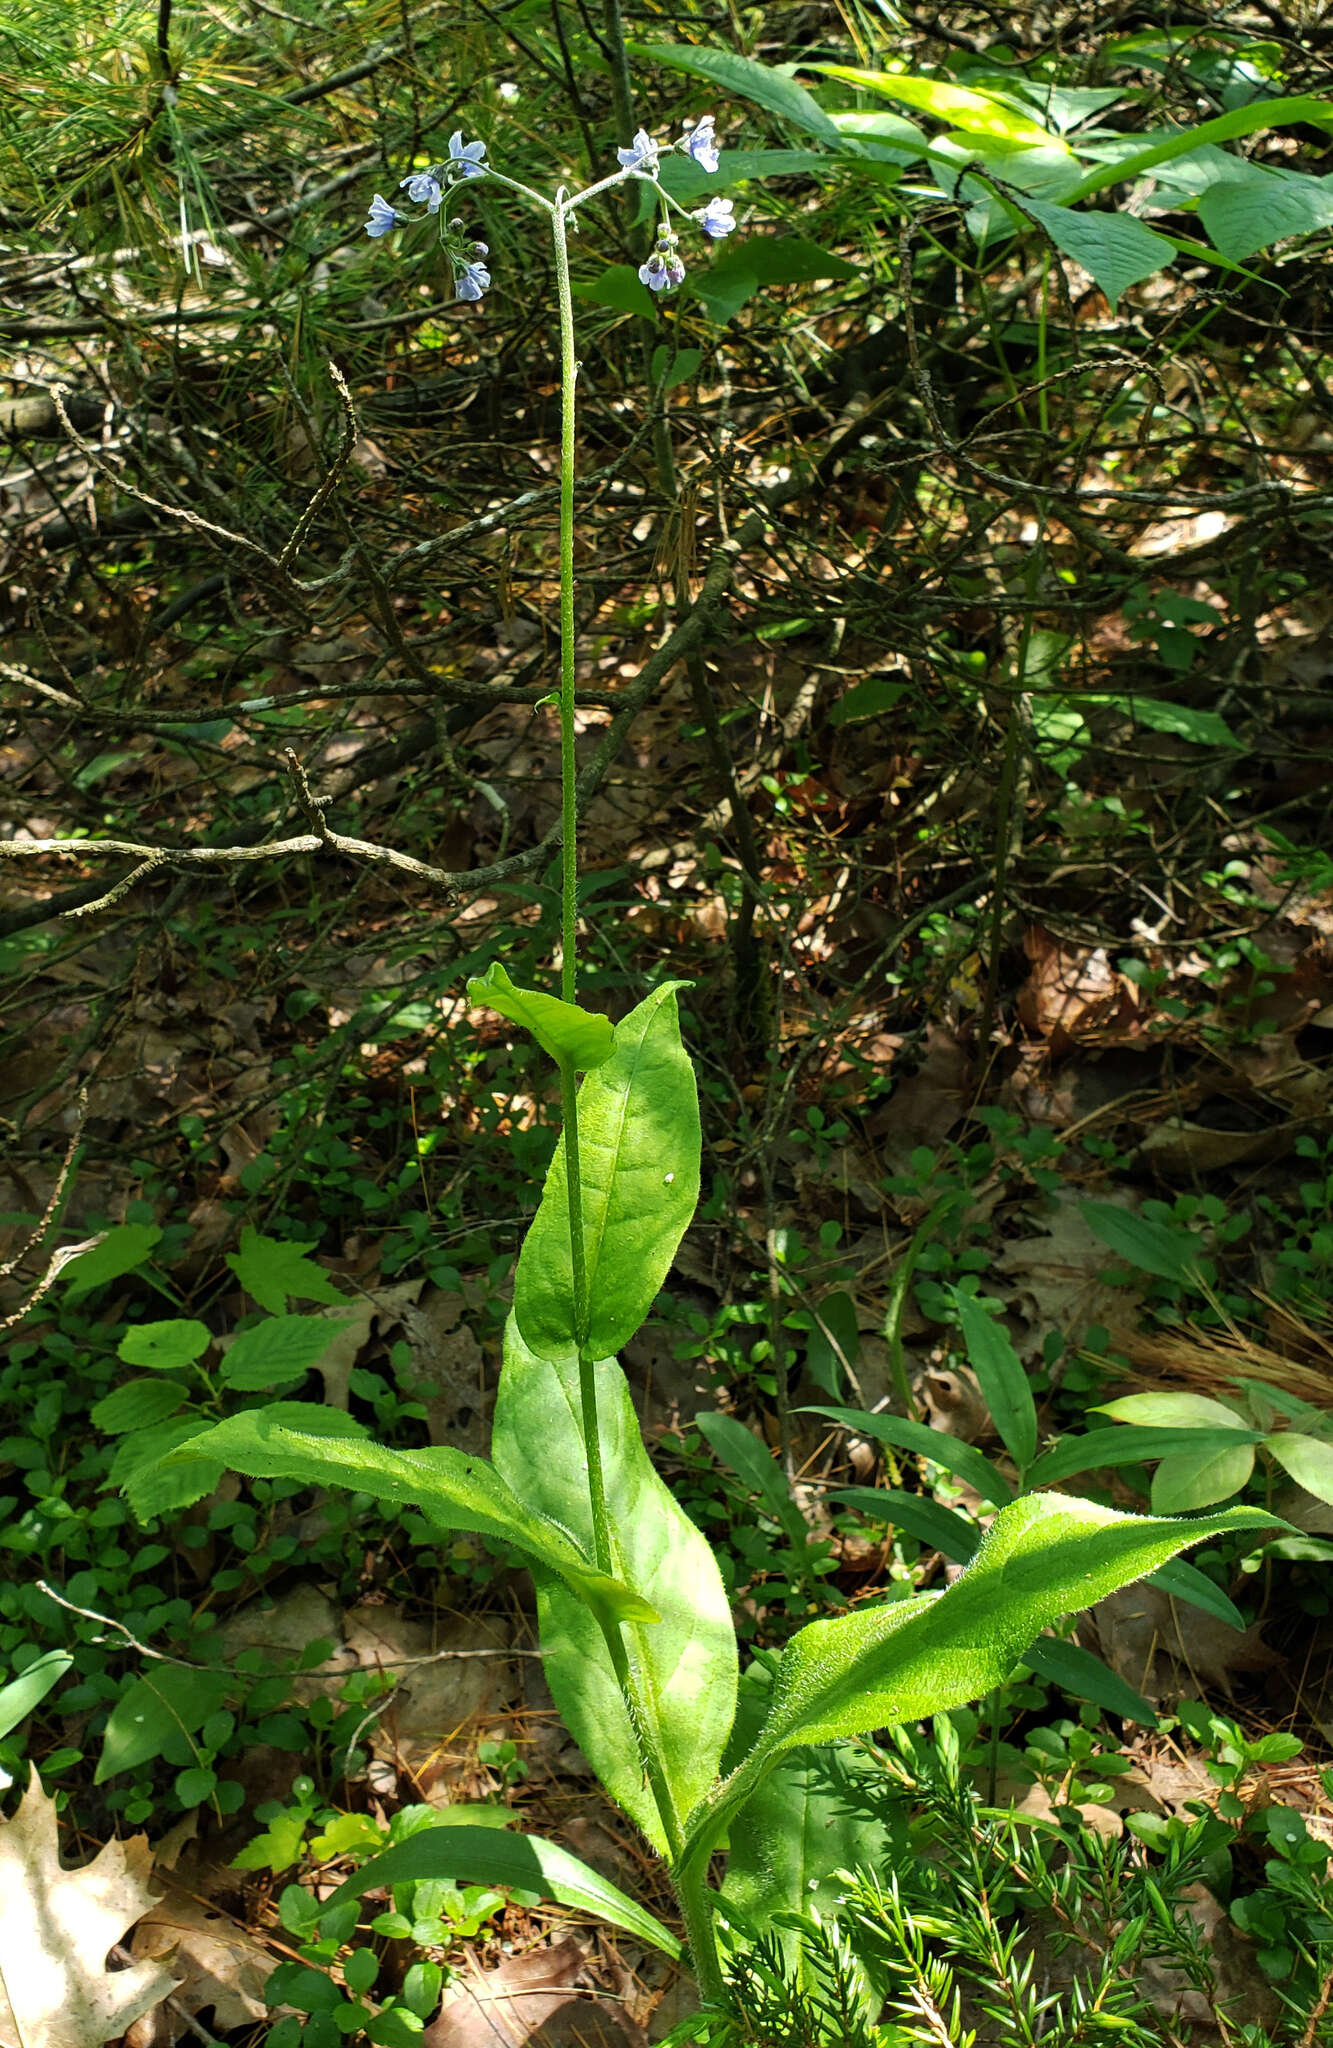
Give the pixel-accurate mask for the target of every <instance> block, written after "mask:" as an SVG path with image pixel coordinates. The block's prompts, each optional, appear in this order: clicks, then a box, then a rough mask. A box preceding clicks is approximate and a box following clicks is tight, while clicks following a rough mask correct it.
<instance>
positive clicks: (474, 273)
mask: <svg viewBox="0 0 1333 2048" xmlns="http://www.w3.org/2000/svg"><path fill="white" fill-rule="evenodd" d="M490 282H491V273H490V271H489V270H487V268H486V266H485V264H484V263H464V264H463V265H462V266H461V267H460V268H459V269H457V270H455V272H454V294H455V296H456V297H457V298H460V299H479V298H480V297H481V295H482V293H483V292H484V291H487V290H488V289H489V287H490Z"/></svg>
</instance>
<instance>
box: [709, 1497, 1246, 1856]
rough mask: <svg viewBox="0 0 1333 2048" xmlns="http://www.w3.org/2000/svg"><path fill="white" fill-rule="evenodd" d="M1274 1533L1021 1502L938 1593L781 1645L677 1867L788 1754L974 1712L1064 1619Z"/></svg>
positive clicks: (1232, 1521)
mask: <svg viewBox="0 0 1333 2048" xmlns="http://www.w3.org/2000/svg"><path fill="white" fill-rule="evenodd" d="M1276 1521H1277V1517H1275V1516H1272V1515H1268V1514H1264V1513H1262V1512H1260V1511H1258V1510H1255V1509H1248V1508H1233V1509H1231V1510H1229V1511H1227V1512H1224V1513H1222V1514H1214V1515H1206V1516H1201V1517H1199V1518H1197V1519H1194V1520H1191V1521H1187V1522H1174V1521H1164V1520H1159V1519H1157V1518H1156V1517H1151V1516H1142V1515H1121V1514H1117V1513H1116V1512H1115V1511H1114V1510H1113V1509H1111V1508H1103V1507H1098V1506H1096V1505H1095V1504H1094V1503H1092V1502H1090V1501H1082V1500H1071V1499H1068V1498H1066V1497H1065V1496H1063V1495H1054V1494H1040V1495H1029V1496H1027V1497H1025V1498H1024V1499H1023V1500H1019V1501H1015V1502H1013V1503H1012V1504H1011V1505H1010V1506H1008V1507H1005V1508H1002V1509H1001V1510H1000V1512H999V1514H998V1515H997V1516H996V1518H995V1520H994V1522H993V1523H992V1525H991V1527H990V1529H989V1530H988V1532H987V1534H986V1538H985V1541H984V1542H983V1543H982V1545H981V1548H980V1549H979V1550H978V1552H977V1554H976V1556H975V1558H974V1559H973V1561H972V1563H971V1564H970V1565H968V1566H967V1567H966V1569H965V1570H964V1571H963V1572H962V1573H961V1574H960V1576H959V1577H958V1578H957V1579H956V1580H955V1582H954V1584H953V1585H952V1586H950V1587H949V1588H948V1590H947V1591H946V1592H944V1593H940V1594H936V1595H931V1594H925V1595H918V1596H916V1597H915V1598H911V1597H909V1598H905V1599H901V1600H894V1601H885V1602H880V1603H878V1604H876V1605H875V1606H874V1607H865V1608H861V1609H859V1610H857V1611H856V1612H855V1613H852V1614H849V1615H843V1616H840V1617H839V1618H838V1619H837V1620H832V1621H816V1622H812V1623H811V1624H810V1625H809V1626H808V1627H806V1628H803V1629H802V1630H800V1632H799V1633H798V1634H797V1635H795V1636H794V1637H793V1638H792V1640H791V1641H790V1642H789V1643H788V1644H787V1646H786V1648H785V1650H784V1651H783V1653H782V1657H781V1660H780V1662H779V1664H778V1669H777V1674H776V1677H775V1679H774V1684H773V1704H772V1707H771V1709H770V1712H769V1715H768V1719H767V1720H766V1722H765V1724H764V1728H763V1730H762V1732H761V1734H760V1737H759V1740H758V1742H757V1744H756V1745H755V1747H754V1749H753V1750H752V1751H751V1752H750V1755H749V1756H748V1757H747V1758H746V1759H745V1761H744V1762H743V1763H742V1764H741V1765H740V1766H739V1768H738V1769H737V1770H736V1771H734V1772H733V1774H732V1776H731V1777H730V1778H729V1779H728V1780H727V1781H726V1782H725V1783H724V1784H723V1785H722V1786H721V1787H720V1788H719V1790H718V1791H717V1793H716V1794H714V1795H713V1797H712V1798H711V1799H710V1800H709V1801H708V1802H707V1803H706V1805H705V1807H704V1808H702V1809H701V1810H700V1813H699V1814H698V1815H697V1816H696V1818H695V1821H694V1822H693V1824H692V1825H691V1828H690V1832H689V1837H688V1840H687V1844H686V1851H685V1860H686V1861H687V1862H689V1863H692V1862H694V1861H696V1860H697V1859H701V1858H702V1857H704V1856H705V1855H707V1853H708V1852H709V1851H710V1850H711V1848H712V1847H713V1845H714V1844H715V1843H716V1841H717V1839H718V1837H719V1835H720V1834H721V1833H722V1831H723V1830H724V1829H725V1828H726V1827H727V1825H728V1824H729V1822H730V1819H731V1816H732V1815H733V1814H734V1813H735V1812H736V1811H737V1810H738V1809H739V1808H740V1807H742V1806H743V1805H744V1803H745V1801H746V1800H747V1799H748V1798H749V1796H750V1794H751V1793H752V1792H753V1791H754V1790H755V1789H756V1787H757V1786H758V1785H759V1783H760V1782H761V1781H762V1779H763V1777H764V1776H765V1774H766V1773H767V1771H768V1770H769V1769H770V1768H771V1767H772V1766H773V1764H775V1763H776V1762H777V1761H778V1759H779V1758H780V1757H782V1756H783V1755H785V1754H786V1753H787V1752H788V1751H789V1750H791V1749H794V1748H797V1747H800V1746H802V1745H804V1744H807V1743H811V1742H830V1741H836V1740H838V1739H839V1738H841V1737H852V1736H856V1735H861V1734H867V1733H869V1732H871V1731H872V1730H874V1729H878V1728H891V1727H896V1726H898V1725H900V1724H901V1723H903V1722H905V1721H916V1720H919V1719H923V1718H925V1717H926V1716H928V1715H932V1714H937V1713H942V1712H945V1711H947V1709H948V1708H950V1707H953V1706H960V1705H962V1704H963V1703H964V1702H965V1701H968V1700H974V1699H978V1698H980V1697H981V1696H982V1695H983V1694H984V1693H986V1692H989V1691H990V1690H991V1688H992V1687H993V1686H996V1685H999V1684H1002V1683H1003V1681H1004V1679H1005V1678H1006V1677H1007V1675H1008V1673H1009V1671H1010V1670H1011V1669H1012V1667H1013V1665H1014V1664H1015V1663H1016V1662H1018V1661H1019V1660H1020V1659H1021V1658H1022V1656H1023V1653H1024V1651H1025V1650H1026V1649H1027V1648H1028V1647H1029V1645H1030V1644H1031V1643H1032V1642H1033V1641H1034V1640H1035V1638H1036V1637H1037V1636H1038V1635H1039V1634H1040V1632H1041V1631H1042V1630H1043V1629H1045V1628H1048V1627H1049V1626H1050V1625H1051V1624H1052V1623H1054V1622H1055V1621H1058V1620H1059V1619H1060V1618H1061V1617H1062V1616H1064V1615H1065V1614H1068V1613H1072V1612H1074V1611H1076V1610H1077V1609H1080V1608H1083V1607H1087V1606H1090V1605H1092V1604H1093V1603H1094V1602H1095V1601H1097V1600H1100V1599H1103V1598H1105V1597H1106V1595H1107V1594H1109V1593H1112V1592H1114V1591H1115V1590H1116V1589H1117V1588H1118V1587H1120V1586H1124V1585H1128V1584H1129V1583H1130V1582H1131V1581H1132V1580H1134V1579H1137V1578H1142V1577H1144V1576H1145V1575H1146V1574H1147V1573H1149V1572H1151V1571H1155V1570H1156V1569H1157V1568H1158V1566H1159V1565H1162V1564H1165V1563H1166V1562H1167V1560H1168V1559H1169V1558H1171V1557H1173V1556H1174V1555H1175V1554H1176V1553H1177V1552H1178V1551H1180V1550H1183V1549H1185V1548H1186V1547H1187V1546H1188V1545H1189V1544H1191V1543H1194V1542H1197V1541H1199V1540H1200V1539H1201V1538H1203V1537H1206V1536H1213V1535H1219V1534H1221V1533H1222V1532H1224V1531H1227V1530H1232V1529H1258V1528H1265V1527H1271V1526H1273V1525H1274V1523H1275V1522H1276Z"/></svg>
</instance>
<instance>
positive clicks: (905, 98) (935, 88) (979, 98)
mask: <svg viewBox="0 0 1333 2048" xmlns="http://www.w3.org/2000/svg"><path fill="white" fill-rule="evenodd" d="M801 68H802V70H805V71H818V72H820V73H821V74H822V75H823V76H824V77H825V78H837V79H840V80H841V82H842V83H843V84H844V85H854V86H857V87H859V88H860V89H861V90H862V91H863V92H875V93H878V94H879V95H880V97H881V98H883V99H886V100H894V101H896V102H897V104H898V105H899V106H904V107H919V108H920V109H921V111H922V113H923V114H930V115H932V116H933V117H934V119H935V120H937V121H943V122H945V123H946V124H947V125H948V126H949V127H950V128H962V129H965V130H966V131H967V132H968V133H969V134H971V135H990V136H996V137H998V138H999V139H1000V140H1002V141H1005V142H1016V143H1022V144H1027V145H1033V144H1045V145H1047V146H1048V147H1049V146H1050V145H1051V144H1055V143H1058V141H1059V138H1058V137H1057V136H1054V135H1052V134H1051V132H1050V130H1049V129H1048V128H1043V126H1042V124H1041V122H1040V121H1034V120H1033V118H1032V116H1031V115H1030V114H1023V113H1019V112H1018V111H1017V109H1016V108H1014V107H1010V106H1007V105H1006V104H1005V102H1004V101H1003V100H1001V99H997V98H996V97H995V95H994V94H993V93H987V92H973V91H971V90H970V88H968V87H966V86H961V85H954V84H953V83H952V82H951V81H949V80H947V79H943V78H920V77H917V76H915V75H914V74H913V73H911V72H907V71H902V72H897V71H859V70H857V69H856V67H855V66H854V65H850V64H805V65H802V67H801Z"/></svg>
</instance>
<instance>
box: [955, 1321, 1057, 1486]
mask: <svg viewBox="0 0 1333 2048" xmlns="http://www.w3.org/2000/svg"><path fill="white" fill-rule="evenodd" d="M948 1293H949V1297H950V1299H951V1301H952V1303H953V1312H954V1314H955V1315H956V1316H957V1318H958V1327H959V1328H960V1329H961V1331H962V1333H963V1344H964V1347H965V1349H966V1351H967V1362H968V1364H969V1365H970V1366H971V1368H972V1370H973V1372H974V1373H975V1374H976V1376H977V1385H978V1386H979V1387H980V1388H981V1394H982V1399H983V1400H984V1401H985V1403H986V1406H987V1408H988V1409H989V1410H990V1415H991V1420H992V1422H993V1423H994V1424H995V1427H996V1429H997V1430H998V1431H999V1434H1000V1441H1001V1443H1002V1444H1003V1445H1004V1447H1005V1449H1006V1450H1007V1451H1008V1453H1009V1455H1010V1457H1011V1458H1012V1459H1013V1461H1014V1463H1015V1464H1016V1465H1017V1466H1018V1467H1019V1468H1020V1470H1021V1469H1022V1468H1023V1467H1024V1466H1026V1465H1030V1464H1031V1463H1032V1460H1033V1459H1034V1458H1035V1457H1036V1455H1037V1407H1036V1403H1035V1402H1034V1400H1033V1398H1032V1389H1031V1387H1030V1386H1029V1385H1028V1376H1027V1374H1026V1373H1025V1372H1024V1370H1023V1364H1022V1361H1021V1359H1020V1358H1019V1356H1018V1353H1017V1352H1016V1351H1015V1349H1014V1347H1013V1345H1012V1344H1011V1343H1010V1341H1009V1336H1008V1333H1007V1331H1006V1330H1005V1329H1004V1327H1003V1325H1002V1324H1001V1323H997V1322H996V1320H995V1318H994V1317H993V1316H991V1315H988V1314H987V1312H986V1310H985V1309H984V1308H983V1307H982V1305H981V1303H980V1302H979V1301H978V1300H977V1298H976V1296H975V1295H974V1294H962V1293H960V1292H959V1290H958V1288H956V1287H951V1288H950V1289H949V1290H948Z"/></svg>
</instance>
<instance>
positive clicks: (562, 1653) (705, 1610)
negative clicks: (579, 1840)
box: [492, 1316, 736, 1850]
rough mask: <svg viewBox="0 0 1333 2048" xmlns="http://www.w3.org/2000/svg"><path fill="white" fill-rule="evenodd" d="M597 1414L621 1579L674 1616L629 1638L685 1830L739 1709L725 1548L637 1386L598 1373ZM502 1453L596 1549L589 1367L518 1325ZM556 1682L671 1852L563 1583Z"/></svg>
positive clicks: (498, 1434) (605, 1776)
mask: <svg viewBox="0 0 1333 2048" xmlns="http://www.w3.org/2000/svg"><path fill="white" fill-rule="evenodd" d="M596 1379H597V1411H598V1418H599V1422H600V1438H601V1445H602V1467H603V1476H604V1481H605V1486H606V1494H607V1499H608V1500H609V1501H610V1502H611V1503H612V1504H613V1530H612V1540H613V1543H614V1545H615V1549H616V1554H617V1565H618V1570H619V1573H620V1576H621V1577H623V1578H624V1579H625V1580H626V1582H627V1583H629V1584H630V1585H633V1586H634V1587H635V1589H636V1590H637V1591H638V1592H639V1593H641V1594H642V1595H643V1597H644V1598H645V1599H646V1600H648V1601H650V1602H651V1604H652V1607H653V1609H654V1610H655V1612H656V1613H657V1614H658V1615H659V1616H660V1617H661V1618H660V1620H659V1621H657V1622H655V1623H653V1624H652V1625H650V1626H641V1627H633V1626H631V1627H627V1628H626V1629H625V1631H624V1634H625V1637H626V1641H627V1646H628V1648H629V1650H630V1654H631V1659H632V1662H633V1666H634V1669H635V1671H636V1673H637V1674H638V1680H639V1689H640V1692H641V1695H642V1700H643V1709H644V1714H645V1718H646V1720H647V1722H648V1724H649V1726H650V1727H651V1729H652V1731H653V1737H654V1742H655V1745H656V1748H657V1752H658V1755H659V1756H660V1757H661V1759H662V1764H663V1768H664V1771H665V1774H666V1779H667V1783H668V1786H669V1787H670V1789H671V1794H672V1797H673V1799H674V1802H675V1805H676V1808H677V1812H678V1815H679V1818H680V1819H681V1820H682V1821H683V1820H684V1819H685V1817H686V1816H687V1815H688V1814H689V1813H690V1812H691V1811H692V1810H693V1808H694V1807H695V1806H696V1805H697V1804H698V1802H699V1801H700V1800H701V1799H702V1798H703V1796H704V1794H705V1793H706V1792H707V1791H708V1789H709V1787H710V1786H711V1784H712V1782H713V1779H714V1777H715V1775H716V1772H717V1768H718V1764H719V1761H720V1759H721V1756H722V1749H723V1744H724V1743H725V1742H726V1739H727V1734H728V1731H729V1730H730V1727H731V1720H732V1713H733V1710H734V1706H735V1700H736V1635H735V1630H734V1628H733V1627H732V1621H731V1610H730V1606H729V1604H728V1601H727V1596H726V1592H725V1590H724V1588H723V1585H722V1579H721V1575H720V1573H719V1572H718V1568H717V1563H716V1560H715V1559H714V1556H713V1552H712V1547H711V1545H710V1544H709V1543H708V1542H707V1540H706V1539H705V1538H704V1536H703V1535H701V1533H700V1531H699V1530H698V1529H697V1528H696V1527H695V1525H694V1523H693V1522H692V1521H691V1520H690V1518H689V1516H688V1515H687V1514H686V1513H685V1511H684V1509H683V1508H681V1507H680V1506H679V1505H678V1503H677V1502H676V1500H675V1498H674V1497H673V1495H672V1493H671V1491H670V1489H669V1488H668V1487H667V1486H666V1485H665V1484H664V1483H663V1481H662V1480H661V1478H660V1477H659V1476H658V1474H657V1472H656V1471H655V1470H654V1469H653V1465H652V1462H651V1460H650V1459H649V1457H648V1454H647V1452H646V1450H645V1449H644V1446H643V1439H642V1437H641V1435H640V1432H639V1425H638V1420H637V1417H636V1416H635V1413H634V1406H633V1403H632V1401H631V1399H630V1395H629V1388H628V1386H627V1384H626V1381H625V1375H624V1374H623V1373H622V1372H621V1370H620V1368H619V1366H618V1365H616V1363H615V1362H614V1360H612V1359H603V1360H602V1361H601V1362H600V1363H599V1365H598V1366H597V1368H596ZM492 1449H493V1454H494V1457H495V1464H496V1469H497V1471H498V1472H499V1473H500V1476H501V1478H502V1479H504V1480H505V1481H506V1482H507V1484H508V1485H509V1486H510V1487H511V1488H512V1489H513V1491H514V1493H516V1494H519V1495H521V1496H522V1498H523V1499H524V1500H525V1501H526V1502H528V1504H529V1505H530V1506H532V1507H535V1508H539V1509H540V1510H541V1511H542V1512H543V1513H545V1514H547V1515H549V1516H550V1518H551V1520H552V1521H553V1522H557V1523H559V1525H560V1526H561V1527H562V1528H564V1529H568V1530H569V1531H570V1532H571V1533H572V1534H573V1535H574V1536H575V1537H576V1538H577V1539H578V1540H579V1541H580V1542H581V1543H582V1544H583V1546H584V1548H585V1550H591V1548H592V1516H591V1509H590V1506H589V1501H588V1476H587V1463H586V1459H585V1457H584V1453H583V1424H582V1406H581V1401H580V1395H579V1373H578V1360H577V1358H575V1357H573V1356H572V1355H569V1354H567V1355H566V1356H565V1357H564V1358H563V1359H559V1360H554V1361H552V1360H547V1359H541V1358H538V1357H536V1356H535V1355H534V1353H532V1352H531V1351H529V1350H528V1348H527V1346H526V1345H525V1344H524V1343H523V1340H522V1338H521V1337H520V1335H519V1333H518V1330H517V1328H516V1326H515V1323H514V1319H513V1317H512V1316H511V1318H510V1320H509V1325H508V1327H507V1329H506V1332H505V1357H504V1368H503V1370H502V1372H501V1374H500V1386H499V1391H498V1393H497V1396H496V1403H495V1422H494V1427H493V1434H492ZM538 1613H539V1618H540V1624H541V1642H542V1648H543V1650H544V1652H545V1660H544V1664H543V1671H544V1675H545V1677H546V1680H547V1683H548V1684H549V1686H550V1688H551V1692H552V1694H553V1695H554V1697H555V1702H556V1705H557V1706H558V1707H559V1709H560V1711H561V1713H562V1715H563V1716H564V1719H565V1723H566V1725H567V1726H568V1728H569V1729H570V1732H571V1733H572V1734H573V1736H574V1738H575V1740H576V1741H577V1743H578V1744H579V1747H580V1748H581V1749H582V1750H583V1753H584V1755H585V1756H586V1757H587V1759H588V1761H589V1763H590V1764H591V1765H592V1766H593V1768H594V1770H595V1771H596V1772H597V1774H598V1776H599V1778H600V1779H601V1781H602V1783H603V1784H604V1785H605V1787H606V1789H607V1791H608V1792H609V1793H610V1794H611V1796H612V1797H613V1798H614V1799H616V1800H617V1801H618V1802H619V1803H620V1805H621V1806H622V1807H623V1808H624V1809H625V1811H626V1812H627V1813H628V1814H629V1815H630V1817H631V1818H632V1819H633V1820H634V1821H636V1822H637V1823H638V1825H639V1826H640V1827H641V1828H642V1829H643V1831H644V1833H645V1834H646V1835H647V1836H648V1838H649V1840H650V1841H652V1842H654V1843H655V1844H656V1846H657V1847H658V1848H659V1850H665V1847H666V1841H665V1837H664V1835H663V1831H662V1827H661V1823H660V1820H659V1817H658V1814H657V1808H656V1802H655V1800H654V1799H653V1797H652V1795H651V1793H650V1792H649V1790H648V1787H647V1786H646V1785H645V1784H644V1781H643V1770H642V1765H641V1762H640V1756H639V1749H638V1744H637V1742H636V1740H635V1735H634V1730H633V1728H632V1727H631V1725H630V1722H629V1718H628V1715H627V1713H626V1709H625V1703H624V1700H623V1698H622V1696H621V1692H620V1686H619V1683H618V1681H617V1678H616V1674H615V1670H614V1667H613V1665H612V1663H611V1659H610V1655H609V1652H608V1650H607V1647H606V1643H605V1640H604V1638H603V1636H602V1632H601V1630H600V1629H599V1628H598V1626H597V1623H596V1621H595V1619H594V1618H593V1617H592V1616H591V1615H590V1614H589V1613H588V1611H587V1609H586V1608H585V1607H584V1606H582V1605H581V1604H580V1602H578V1601H577V1600H575V1599H574V1598H573V1596H572V1595H571V1594H570V1593H568V1592H567V1591H566V1590H565V1588H564V1586H563V1585H562V1584H560V1583H559V1582H558V1581H551V1580H549V1579H546V1578H543V1579H542V1580H541V1581H540V1582H539V1587H538Z"/></svg>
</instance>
